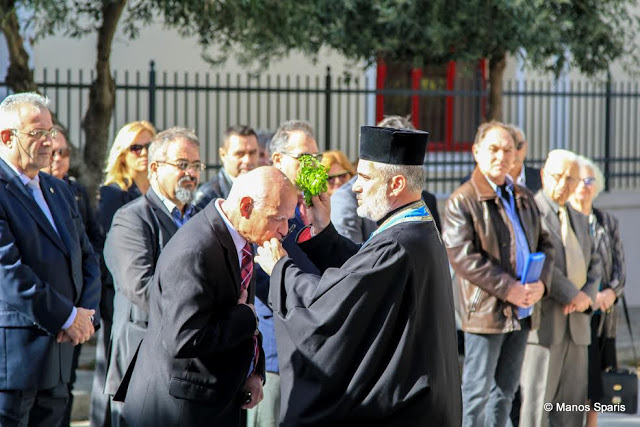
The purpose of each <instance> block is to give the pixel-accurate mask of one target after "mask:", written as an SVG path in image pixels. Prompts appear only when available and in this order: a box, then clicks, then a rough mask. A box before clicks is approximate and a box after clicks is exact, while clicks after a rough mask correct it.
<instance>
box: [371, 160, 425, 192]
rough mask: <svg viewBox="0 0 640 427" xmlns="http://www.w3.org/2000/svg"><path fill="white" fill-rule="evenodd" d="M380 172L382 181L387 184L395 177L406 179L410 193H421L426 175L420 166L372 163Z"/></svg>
mask: <svg viewBox="0 0 640 427" xmlns="http://www.w3.org/2000/svg"><path fill="white" fill-rule="evenodd" d="M373 164H374V165H375V169H376V170H377V171H378V172H380V175H382V179H383V180H384V181H385V182H388V181H389V180H391V178H393V177H394V176H396V175H402V176H404V177H405V178H406V179H407V189H408V190H409V191H411V192H416V191H422V189H423V188H424V183H425V182H426V180H427V173H426V171H425V170H424V167H422V165H391V164H387V163H376V162H374V163H373Z"/></svg>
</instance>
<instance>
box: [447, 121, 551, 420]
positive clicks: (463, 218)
mask: <svg viewBox="0 0 640 427" xmlns="http://www.w3.org/2000/svg"><path fill="white" fill-rule="evenodd" d="M515 140H516V136H515V135H514V131H513V129H512V128H511V127H509V126H507V125H504V124H502V123H499V122H490V123H485V124H483V125H481V126H480V127H479V128H478V132H477V134H476V137H475V141H474V144H473V148H472V151H473V155H474V158H475V160H476V163H477V167H476V169H475V170H474V171H473V173H472V175H471V179H470V180H469V181H468V182H466V183H465V184H463V185H462V186H461V187H459V188H458V189H457V190H456V191H455V192H454V193H453V194H452V195H451V197H450V198H449V200H448V201H447V204H446V209H445V216H444V234H443V237H444V243H445V246H446V247H447V253H448V255H449V261H450V263H451V265H452V267H453V269H454V270H455V272H456V274H457V275H458V277H459V282H458V283H459V292H460V297H459V307H458V310H459V313H460V316H461V318H462V330H463V331H464V332H465V350H466V357H465V361H464V371H463V378H462V399H463V426H483V425H485V422H487V423H488V424H492V425H506V423H507V419H508V417H509V412H510V409H511V401H512V400H513V396H514V394H515V392H516V390H517V388H518V382H519V377H520V369H521V367H522V359H523V356H524V350H525V346H526V342H527V335H528V332H529V330H530V329H535V328H537V327H538V325H539V313H538V312H537V311H536V310H532V307H533V305H534V304H535V303H536V302H538V301H539V300H540V298H542V296H543V294H544V293H545V287H546V286H548V284H549V282H550V280H551V273H552V266H553V255H554V253H553V248H552V246H551V244H550V243H549V237H548V235H547V234H546V232H545V231H543V229H542V227H541V224H540V213H539V211H538V208H537V206H536V203H535V201H534V198H533V193H531V192H530V191H529V190H527V189H526V188H525V187H521V186H519V185H515V184H514V183H513V180H512V179H511V177H510V176H509V175H508V173H509V171H510V170H511V168H512V166H513V163H514V160H515ZM534 252H544V253H545V254H546V260H545V264H544V267H543V270H542V274H541V275H540V280H538V281H537V282H535V283H529V284H526V285H523V284H522V283H521V282H520V275H521V274H522V270H523V267H524V263H525V261H526V259H527V258H528V256H529V254H531V253H534Z"/></svg>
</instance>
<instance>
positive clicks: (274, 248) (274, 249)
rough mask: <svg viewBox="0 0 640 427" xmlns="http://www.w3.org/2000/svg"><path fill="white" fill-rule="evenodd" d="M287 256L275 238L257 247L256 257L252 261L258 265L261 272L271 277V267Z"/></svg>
mask: <svg viewBox="0 0 640 427" xmlns="http://www.w3.org/2000/svg"><path fill="white" fill-rule="evenodd" d="M285 256H287V251H285V250H284V248H283V247H282V243H280V241H279V240H278V239H276V238H273V239H271V240H269V241H266V242H264V244H263V245H262V246H258V255H256V257H255V258H254V261H255V262H257V263H258V264H260V267H262V270H263V271H264V272H265V273H267V274H268V275H269V276H271V272H272V271H273V267H274V266H275V265H276V263H277V262H278V261H279V260H280V258H282V257H285Z"/></svg>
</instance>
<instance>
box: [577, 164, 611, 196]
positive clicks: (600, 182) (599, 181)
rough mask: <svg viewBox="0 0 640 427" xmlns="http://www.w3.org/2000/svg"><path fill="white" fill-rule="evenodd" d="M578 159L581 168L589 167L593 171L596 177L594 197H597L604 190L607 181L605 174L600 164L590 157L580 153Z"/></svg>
mask: <svg viewBox="0 0 640 427" xmlns="http://www.w3.org/2000/svg"><path fill="white" fill-rule="evenodd" d="M577 160H578V165H579V166H580V167H581V168H589V169H591V170H592V171H593V175H594V178H595V179H596V194H595V196H594V197H597V196H598V194H600V192H601V191H602V190H604V187H605V184H606V182H607V181H606V179H605V177H604V174H603V173H602V170H600V168H599V167H598V165H596V164H595V163H594V162H593V161H592V160H591V159H588V158H587V157H584V156H580V155H578V156H577Z"/></svg>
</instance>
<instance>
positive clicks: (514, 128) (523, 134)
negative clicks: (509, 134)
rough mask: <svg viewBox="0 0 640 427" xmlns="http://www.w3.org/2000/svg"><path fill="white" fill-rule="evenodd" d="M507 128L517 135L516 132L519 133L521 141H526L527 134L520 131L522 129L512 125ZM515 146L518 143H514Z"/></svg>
mask: <svg viewBox="0 0 640 427" xmlns="http://www.w3.org/2000/svg"><path fill="white" fill-rule="evenodd" d="M507 126H509V127H510V128H511V129H513V130H514V132H515V133H516V134H517V133H518V132H520V134H521V135H522V139H523V140H525V141H526V140H527V134H526V133H524V131H523V130H522V128H521V127H520V126H518V125H514V124H511V123H510V124H508V125H507ZM516 145H518V141H516Z"/></svg>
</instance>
